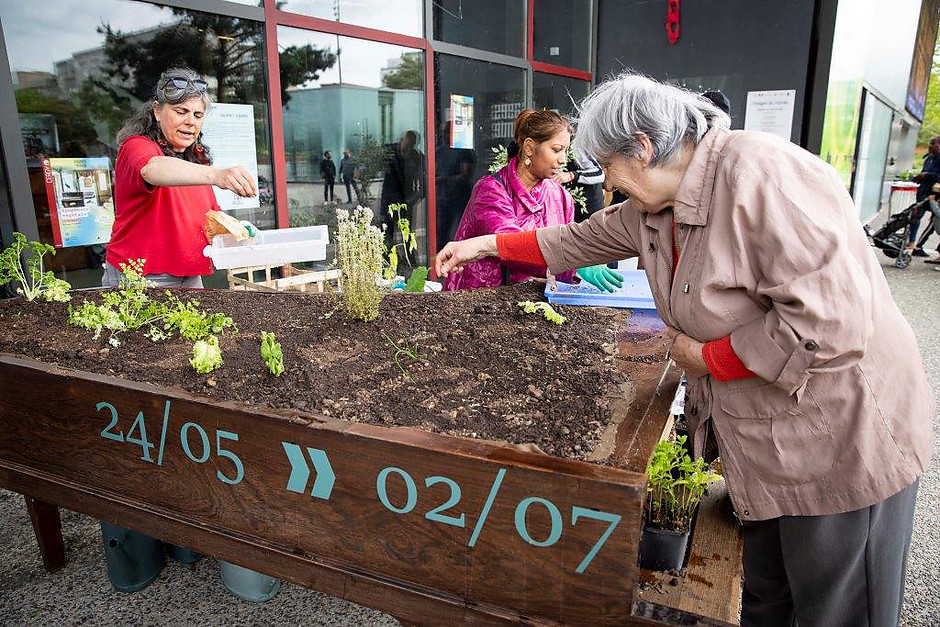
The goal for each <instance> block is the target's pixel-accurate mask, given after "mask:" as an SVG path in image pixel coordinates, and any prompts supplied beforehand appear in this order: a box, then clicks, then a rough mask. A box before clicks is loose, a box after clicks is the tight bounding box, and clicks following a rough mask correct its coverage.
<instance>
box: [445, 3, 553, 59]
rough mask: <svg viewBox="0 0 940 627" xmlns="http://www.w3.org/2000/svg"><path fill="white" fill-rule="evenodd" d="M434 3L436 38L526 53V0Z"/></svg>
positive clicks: (515, 54)
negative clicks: (524, 46) (524, 43)
mask: <svg viewBox="0 0 940 627" xmlns="http://www.w3.org/2000/svg"><path fill="white" fill-rule="evenodd" d="M433 5H434V13H433V15H432V19H433V21H434V38H435V39H437V40H439V41H445V42H447V43H451V44H460V45H462V46H470V47H471V48H480V49H482V50H490V51H492V52H499V53H502V54H508V55H512V56H516V57H521V56H523V52H524V50H525V49H524V48H523V42H524V39H525V28H524V27H525V0H489V1H488V2H480V1H479V0H434V3H433ZM563 26H564V25H563Z"/></svg>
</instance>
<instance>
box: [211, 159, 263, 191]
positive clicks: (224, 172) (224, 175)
mask: <svg viewBox="0 0 940 627" xmlns="http://www.w3.org/2000/svg"><path fill="white" fill-rule="evenodd" d="M213 179H214V180H213V181H212V184H213V185H215V186H216V187H221V188H222V189H228V190H231V191H233V192H235V193H236V194H238V195H239V196H242V197H243V198H248V197H250V196H257V195H258V184H257V183H256V182H255V179H254V177H253V176H251V174H249V173H248V170H246V169H245V168H243V167H241V166H238V165H236V166H233V167H231V168H224V169H223V168H219V169H216V171H215V176H214V177H213Z"/></svg>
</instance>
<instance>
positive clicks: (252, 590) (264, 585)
mask: <svg viewBox="0 0 940 627" xmlns="http://www.w3.org/2000/svg"><path fill="white" fill-rule="evenodd" d="M219 569H220V570H221V571H222V583H224V584H225V587H226V588H228V591H229V592H231V593H232V594H234V595H235V596H237V597H238V598H239V599H244V600H245V601H251V602H253V603H258V602H261V601H267V600H269V599H271V598H273V597H274V595H275V594H277V591H278V590H280V589H281V580H280V579H276V578H274V577H270V576H268V575H263V574H261V573H258V572H255V571H253V570H250V569H248V568H244V567H242V566H239V565H237V564H232V563H231V562H223V561H222V560H219Z"/></svg>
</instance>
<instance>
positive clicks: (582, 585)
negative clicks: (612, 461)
mask: <svg viewBox="0 0 940 627" xmlns="http://www.w3.org/2000/svg"><path fill="white" fill-rule="evenodd" d="M104 403H107V405H105V404H104ZM168 404H169V405H168ZM112 407H113V408H114V411H115V412H116V415H117V421H116V423H115V424H114V425H113V427H112V428H110V429H108V426H109V423H111V421H112V418H113V414H112V410H111V408H112ZM168 407H169V409H167V408H168ZM164 418H165V424H166V429H165V431H166V437H165V438H164V437H162V434H163V432H164V428H163V425H164ZM135 424H136V426H134V425H135ZM141 425H143V426H144V427H145V428H146V436H147V437H146V440H148V441H149V442H150V443H151V444H152V446H146V447H144V446H142V445H140V444H134V443H132V442H130V441H128V439H129V438H132V439H138V440H143V439H144V438H143V435H144V434H143V433H142V429H141ZM103 433H104V435H112V436H113V437H118V435H119V434H120V437H122V438H123V439H124V441H123V442H118V441H115V440H113V439H108V438H106V437H104V436H103ZM203 434H204V437H203ZM184 435H185V436H187V437H185V438H184V437H182V436H184ZM236 437H237V440H236V439H235V438H236ZM161 440H162V441H163V446H162V455H161V446H160V442H161ZM184 441H185V442H186V443H187V444H186V445H184V444H183V442H184ZM285 443H286V444H287V445H289V446H294V447H296V450H297V451H299V452H300V454H301V455H302V456H303V457H304V460H305V461H302V462H300V464H302V465H307V466H311V465H312V464H308V462H309V461H310V458H309V455H308V454H307V453H308V450H307V449H308V447H309V448H310V449H316V450H319V451H323V452H324V454H325V455H327V456H328V457H329V461H330V463H331V465H332V469H333V470H334V471H335V474H336V482H335V485H334V486H333V488H332V492H331V493H330V494H329V498H328V499H326V498H317V497H314V496H311V494H310V491H311V489H312V488H313V486H314V484H315V483H314V482H315V476H314V474H315V473H313V472H311V476H310V477H309V478H308V480H307V481H300V488H299V489H301V490H302V492H301V493H297V492H294V491H291V490H288V484H289V480H290V477H291V474H292V473H291V463H290V462H289V460H288V457H287V453H286V452H285ZM205 444H208V447H206V446H205ZM145 448H146V450H145ZM187 450H188V451H189V453H188V454H187V452H186V451H187ZM207 451H208V454H207ZM226 455H228V457H226ZM233 455H234V456H237V457H238V460H239V462H240V463H241V464H242V466H243V468H244V473H243V474H244V476H243V478H242V479H241V480H240V481H238V482H237V483H236V484H235V485H229V484H227V483H225V481H224V478H228V479H229V481H231V480H232V479H233V478H237V475H238V472H237V465H236V463H235V460H234V458H233V457H232V456H233ZM142 457H145V458H149V459H142ZM194 459H195V461H194ZM0 466H3V467H4V468H6V469H7V471H8V473H7V474H5V476H7V477H13V476H15V477H18V479H17V480H16V481H15V482H13V483H12V484H6V485H7V487H9V488H11V489H14V490H18V491H22V492H24V493H28V494H32V495H34V496H39V497H40V498H42V495H41V494H37V493H36V492H32V491H30V489H31V486H30V485H27V482H26V481H25V479H24V477H27V476H30V477H34V478H36V479H37V480H39V479H41V480H42V481H43V482H45V483H46V484H53V485H57V486H58V489H57V497H56V498H57V500H53V501H52V502H55V503H59V504H65V503H63V499H64V497H63V494H65V493H66V492H70V493H80V494H81V495H82V498H79V499H78V501H79V503H78V504H77V505H76V503H75V502H74V501H75V500H76V499H75V498H71V499H69V500H70V503H69V504H68V506H69V507H74V508H75V509H77V510H78V511H87V510H88V508H87V507H82V506H81V505H82V503H81V501H82V499H84V498H90V496H89V495H94V498H95V499H97V500H98V501H100V502H108V501H110V502H112V503H114V508H113V511H112V512H109V510H108V508H107V507H103V506H102V507H99V510H98V511H95V512H88V513H92V514H93V515H97V516H99V517H101V518H104V519H105V520H111V521H113V522H117V523H121V524H126V525H127V526H130V527H132V528H136V529H139V530H143V531H146V532H148V533H154V535H158V536H159V535H160V534H159V533H157V531H161V530H163V532H164V533H165V534H166V535H167V536H168V537H167V539H168V540H171V541H174V542H176V543H178V544H183V545H186V546H191V547H193V548H195V549H198V550H200V551H205V552H207V553H209V554H219V556H221V557H224V558H225V559H229V558H235V559H233V560H232V561H235V562H236V563H242V564H244V565H246V566H249V567H252V568H255V569H257V570H261V571H262V572H269V573H270V574H272V575H276V576H281V577H285V578H287V579H290V580H298V576H297V575H293V576H288V575H289V573H285V572H284V571H285V568H284V565H283V563H282V560H283V559H284V556H295V557H297V558H298V559H300V558H301V557H302V558H304V559H307V560H310V561H311V562H315V563H317V564H322V565H327V564H329V566H330V567H331V568H332V569H333V570H332V571H331V574H330V575H329V576H327V575H324V574H322V573H320V574H318V575H317V576H316V577H314V576H313V575H308V576H304V577H299V579H301V580H303V581H307V582H308V584H305V585H311V586H312V587H314V588H317V589H320V590H324V591H326V592H328V593H330V594H337V590H339V591H342V590H345V589H346V585H347V582H346V580H345V577H344V576H343V575H341V574H335V573H343V572H345V573H357V574H359V573H361V574H360V575H359V576H361V577H364V578H367V579H369V580H370V581H383V580H390V581H396V582H401V583H400V584H398V585H401V586H405V587H411V588H417V587H420V588H425V589H432V590H435V591H436V592H435V594H443V595H451V596H453V597H455V598H457V599H462V600H464V601H465V602H471V601H479V602H485V603H487V604H492V605H493V606H497V607H500V608H506V610H511V611H514V612H517V613H518V614H520V615H525V616H531V617H540V618H545V619H549V620H555V621H559V622H565V623H574V624H587V623H591V624H597V623H618V622H623V621H624V620H626V619H627V617H628V616H629V614H630V608H631V602H632V592H633V586H634V584H635V582H636V578H637V570H636V547H637V542H638V537H639V526H640V517H641V499H642V489H643V485H644V482H645V478H644V477H643V476H642V475H640V474H637V473H632V472H626V471H622V470H618V469H615V468H610V467H603V466H598V465H594V464H585V463H580V462H576V461H570V460H560V459H557V458H552V457H548V456H545V455H538V454H533V453H528V452H524V451H521V450H519V449H516V448H506V447H501V446H499V445H497V444H494V443H488V442H480V441H469V440H464V439H460V438H449V437H446V436H439V435H434V434H430V433H426V432H420V431H415V430H410V429H384V428H381V427H375V426H370V425H358V424H355V425H351V424H349V423H346V422H340V421H327V420H317V419H315V418H314V417H311V416H298V415H295V414H286V413H277V412H267V411H265V412H261V411H258V410H257V409H255V408H247V407H244V406H236V405H234V404H230V403H217V402H209V401H205V400H202V399H197V398H194V397H191V396H189V395H187V394H185V393H183V392H181V391H176V390H162V389H158V388H153V387H150V386H146V385H142V384H132V383H128V382H126V381H121V380H118V379H114V378H110V377H103V376H98V375H90V374H86V373H77V372H71V371H62V370H59V369H56V368H55V367H51V366H46V365H41V364H37V363H35V362H28V361H27V360H20V359H16V358H3V359H0ZM9 473H13V474H9ZM380 476H384V477H385V479H386V480H385V481H377V479H378V478H379V477H380ZM220 477H222V478H221V479H220ZM435 477H436V479H434V478H435ZM429 479H430V480H431V483H430V485H429V484H428V480H429ZM434 482H436V483H434ZM380 486H381V487H380ZM455 487H456V488H459V490H460V494H459V496H460V498H459V501H458V500H456V499H455V502H454V503H453V506H452V507H448V508H447V509H445V510H444V511H441V512H440V515H442V516H448V517H454V518H455V520H452V521H451V522H452V523H454V524H447V523H446V522H441V521H440V519H437V520H435V519H433V518H434V516H433V510H434V509H435V508H437V507H438V506H441V505H443V504H444V503H445V502H446V501H448V500H449V498H450V497H452V496H453V497H456V496H457V493H456V491H455V490H454V488H455ZM380 494H381V496H380ZM491 495H494V496H493V498H492V499H491V498H490V497H491ZM382 498H384V499H385V500H386V501H387V503H388V505H383V503H382ZM490 501H492V502H491V503H490V507H487V503H488V502H490ZM526 504H528V506H527V507H526ZM392 509H398V510H402V511H403V513H395V512H394V511H392ZM597 511H600V512H604V513H608V514H609V515H615V516H620V517H621V519H620V521H619V523H618V524H617V526H616V527H615V528H614V530H613V532H612V533H611V534H610V536H609V538H608V539H607V540H606V541H605V542H604V543H603V546H601V547H600V548H599V550H598V551H597V552H596V555H594V557H593V559H591V560H590V563H589V564H587V563H586V562H587V556H588V554H589V553H590V552H591V551H592V549H593V548H594V547H595V546H596V545H597V544H598V541H599V539H600V538H601V536H602V534H603V533H604V532H605V531H606V530H607V529H608V527H609V526H610V525H609V523H608V522H607V521H605V520H595V519H592V517H596V516H603V514H597V513H596V512H597ZM131 512H133V513H134V514H133V515H131V514H130V513H131ZM484 512H487V514H488V515H487V516H484V515H483V514H484ZM575 513H578V515H579V516H580V519H579V520H578V521H577V524H572V523H573V522H574V520H573V519H574V515H575ZM483 518H485V522H484V523H483V524H482V526H481V527H480V531H479V533H478V534H474V530H475V528H476V527H477V525H478V521H480V520H481V519H483ZM458 521H459V522H458ZM155 529H156V531H155ZM206 530H209V531H208V533H209V535H210V537H211V540H207V539H206V537H205V534H206V533H207V531H206ZM212 534H215V535H212ZM216 536H218V537H216ZM475 536H476V537H475ZM526 536H528V537H529V541H527V539H526ZM474 538H475V539H476V542H475V543H474V542H473V539H474ZM216 544H218V546H216ZM233 544H234V545H237V546H239V547H240V548H239V549H238V550H234V549H232V548H231V546H232V545H233ZM246 544H248V545H251V546H253V547H257V548H258V550H257V551H255V552H251V551H248V552H246V551H244V546H245V545H246ZM471 544H473V546H472V547H471V546H470V545H471ZM539 544H545V545H546V546H538V545H539ZM266 553H270V554H271V555H272V556H274V557H271V558H268V559H265V558H264V556H265V554H266ZM239 556H241V557H239ZM247 556H252V559H251V560H249V559H248V557H247ZM255 560H256V561H257V563H255ZM289 561H291V562H292V560H289ZM259 564H261V566H262V567H259ZM308 569H309V567H308ZM579 569H580V570H583V572H578V571H579ZM336 577H338V578H339V579H338V580H337V579H335V578H336ZM311 579H312V580H315V581H313V582H312V583H309V582H310V580H311ZM321 580H322V581H321ZM303 581H302V582H303ZM338 596H345V593H343V594H338ZM354 600H359V599H354ZM360 602H365V601H361V600H360ZM369 604H370V605H372V603H371V602H370V603H369ZM377 607H382V609H388V610H393V608H389V607H388V606H387V605H386V604H383V605H378V606H377ZM504 611H505V610H504ZM393 613H396V614H398V612H397V611H393Z"/></svg>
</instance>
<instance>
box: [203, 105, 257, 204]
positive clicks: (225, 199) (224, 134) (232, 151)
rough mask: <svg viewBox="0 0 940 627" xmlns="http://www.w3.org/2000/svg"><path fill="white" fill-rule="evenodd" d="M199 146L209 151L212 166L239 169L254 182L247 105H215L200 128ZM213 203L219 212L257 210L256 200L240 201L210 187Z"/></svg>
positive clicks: (254, 160)
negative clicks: (215, 203)
mask: <svg viewBox="0 0 940 627" xmlns="http://www.w3.org/2000/svg"><path fill="white" fill-rule="evenodd" d="M202 142H203V143H204V144H205V145H206V146H208V147H209V154H210V155H211V156H212V165H213V166H215V167H217V168H230V167H232V166H236V165H240V166H242V167H243V168H245V169H246V170H248V173H249V174H250V175H251V176H252V177H253V178H254V180H255V184H257V182H258V152H257V150H256V147H255V112H254V107H253V106H251V105H247V104H230V103H226V102H219V103H215V104H213V105H212V106H211V107H209V111H208V112H207V113H206V119H205V122H204V123H203V125H202ZM212 191H213V192H215V199H216V202H218V203H219V207H221V208H222V210H223V211H233V210H236V209H253V208H258V207H260V206H261V203H260V201H259V199H258V197H257V196H252V197H251V198H242V197H241V196H238V195H236V194H235V192H233V191H229V190H227V189H219V188H218V187H213V188H212Z"/></svg>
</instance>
